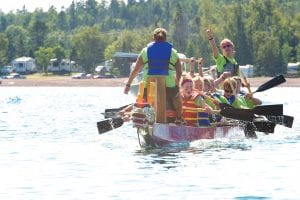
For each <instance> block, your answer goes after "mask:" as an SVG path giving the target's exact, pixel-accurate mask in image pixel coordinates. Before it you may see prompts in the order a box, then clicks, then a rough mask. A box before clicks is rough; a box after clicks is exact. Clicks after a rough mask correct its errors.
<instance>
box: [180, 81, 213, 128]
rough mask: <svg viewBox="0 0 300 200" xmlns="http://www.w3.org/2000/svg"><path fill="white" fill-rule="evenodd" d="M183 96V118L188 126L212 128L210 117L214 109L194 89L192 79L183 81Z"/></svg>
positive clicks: (201, 94)
mask: <svg viewBox="0 0 300 200" xmlns="http://www.w3.org/2000/svg"><path fill="white" fill-rule="evenodd" d="M181 96H182V111H183V114H182V116H183V119H184V120H185V121H186V123H187V125H188V126H210V120H209V115H210V114H212V109H211V108H210V107H209V106H208V105H207V104H206V103H205V101H204V98H203V93H201V92H199V91H197V90H195V89H194V84H193V80H192V79H191V78H184V79H182V81H181ZM201 108H202V109H201Z"/></svg>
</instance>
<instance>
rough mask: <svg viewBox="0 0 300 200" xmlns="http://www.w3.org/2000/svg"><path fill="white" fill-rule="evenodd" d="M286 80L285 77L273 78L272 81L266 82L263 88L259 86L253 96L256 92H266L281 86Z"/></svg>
mask: <svg viewBox="0 0 300 200" xmlns="http://www.w3.org/2000/svg"><path fill="white" fill-rule="evenodd" d="M285 81H286V80H285V78H284V76H283V75H279V76H276V77H274V78H272V79H271V80H269V81H267V82H265V83H264V84H262V85H261V86H259V87H258V88H257V89H256V90H255V91H254V92H253V93H252V94H254V93H256V92H263V91H265V90H268V89H270V88H273V87H275V86H277V85H280V84H281V83H284V82H285Z"/></svg>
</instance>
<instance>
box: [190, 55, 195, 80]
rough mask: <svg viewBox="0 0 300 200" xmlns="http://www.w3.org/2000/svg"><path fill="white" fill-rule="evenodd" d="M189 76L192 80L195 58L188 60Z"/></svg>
mask: <svg viewBox="0 0 300 200" xmlns="http://www.w3.org/2000/svg"><path fill="white" fill-rule="evenodd" d="M190 76H191V77H192V78H194V77H195V58H194V57H192V58H191V60H190Z"/></svg>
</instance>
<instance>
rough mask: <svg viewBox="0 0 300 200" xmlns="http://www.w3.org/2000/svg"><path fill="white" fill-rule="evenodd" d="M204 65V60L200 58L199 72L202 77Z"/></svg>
mask: <svg viewBox="0 0 300 200" xmlns="http://www.w3.org/2000/svg"><path fill="white" fill-rule="evenodd" d="M203 63H204V60H203V58H200V59H199V60H198V70H199V76H201V77H203Z"/></svg>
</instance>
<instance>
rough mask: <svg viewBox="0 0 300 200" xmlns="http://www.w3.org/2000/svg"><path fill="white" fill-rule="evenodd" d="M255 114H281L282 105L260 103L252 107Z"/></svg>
mask: <svg viewBox="0 0 300 200" xmlns="http://www.w3.org/2000/svg"><path fill="white" fill-rule="evenodd" d="M252 110H253V111H254V114H257V115H283V105H282V104H273V105H260V106H256V107H255V108H253V109H252Z"/></svg>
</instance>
